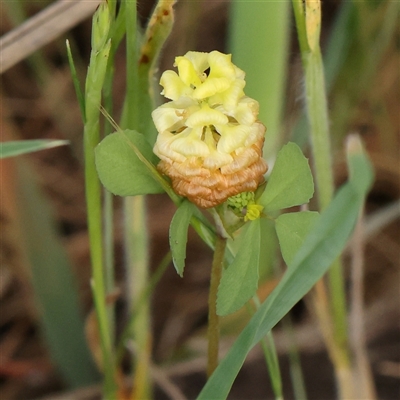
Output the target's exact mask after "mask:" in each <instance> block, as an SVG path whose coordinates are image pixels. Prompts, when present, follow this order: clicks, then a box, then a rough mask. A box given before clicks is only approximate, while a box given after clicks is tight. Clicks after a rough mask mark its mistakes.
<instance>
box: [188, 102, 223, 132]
mask: <svg viewBox="0 0 400 400" xmlns="http://www.w3.org/2000/svg"><path fill="white" fill-rule="evenodd" d="M227 123H228V117H227V116H226V115H224V114H223V113H222V112H221V111H217V110H214V109H212V108H210V106H208V105H207V104H203V105H202V107H201V109H200V110H199V111H196V112H194V113H193V114H192V115H191V116H190V117H189V118H188V119H187V121H186V125H187V126H189V127H197V126H199V127H203V126H208V125H219V124H222V125H223V124H227Z"/></svg>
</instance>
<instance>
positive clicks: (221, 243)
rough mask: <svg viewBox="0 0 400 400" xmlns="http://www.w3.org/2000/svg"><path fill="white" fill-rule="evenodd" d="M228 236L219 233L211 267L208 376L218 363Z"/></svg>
mask: <svg viewBox="0 0 400 400" xmlns="http://www.w3.org/2000/svg"><path fill="white" fill-rule="evenodd" d="M225 247H226V238H224V237H222V236H221V235H217V238H216V242H215V250H214V258H213V262H212V267H211V281H210V293H209V296H208V331H207V338H208V363H207V376H211V374H212V373H213V372H214V370H215V369H216V368H217V365H218V348H219V317H218V315H217V292H218V287H219V283H220V281H221V276H222V268H223V264H224V253H225Z"/></svg>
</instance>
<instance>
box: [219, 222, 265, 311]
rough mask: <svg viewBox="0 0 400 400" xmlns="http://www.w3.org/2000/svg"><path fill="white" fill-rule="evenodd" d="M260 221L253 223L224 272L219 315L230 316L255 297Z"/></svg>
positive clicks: (220, 290)
mask: <svg viewBox="0 0 400 400" xmlns="http://www.w3.org/2000/svg"><path fill="white" fill-rule="evenodd" d="M260 224H261V222H260V219H257V220H255V221H252V222H251V224H250V226H249V229H248V230H247V232H246V233H245V237H244V238H243V241H242V243H241V245H240V247H239V250H238V252H237V255H236V257H235V259H234V260H233V262H232V264H231V265H230V266H229V267H228V268H227V269H226V270H225V271H224V273H223V275H222V279H221V283H220V285H219V289H218V298H217V314H218V315H228V314H231V313H233V312H235V311H236V310H238V309H239V308H240V307H242V306H243V305H244V304H245V303H246V302H247V301H248V300H249V299H250V298H251V297H253V296H254V294H255V292H256V290H257V285H258V264H259V258H260V236H261V234H260V232H261V226H260Z"/></svg>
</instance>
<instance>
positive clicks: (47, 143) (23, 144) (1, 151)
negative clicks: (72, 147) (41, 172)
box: [0, 139, 69, 158]
mask: <svg viewBox="0 0 400 400" xmlns="http://www.w3.org/2000/svg"><path fill="white" fill-rule="evenodd" d="M66 144H69V141H68V140H53V139H33V140H16V141H10V142H2V143H0V158H7V157H15V156H19V155H21V154H27V153H33V152H35V151H39V150H45V149H51V148H53V147H58V146H65V145H66Z"/></svg>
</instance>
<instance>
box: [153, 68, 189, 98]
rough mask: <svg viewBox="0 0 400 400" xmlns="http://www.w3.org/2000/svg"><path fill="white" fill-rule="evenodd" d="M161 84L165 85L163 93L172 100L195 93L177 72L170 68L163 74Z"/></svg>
mask: <svg viewBox="0 0 400 400" xmlns="http://www.w3.org/2000/svg"><path fill="white" fill-rule="evenodd" d="M160 85H161V86H163V87H164V90H163V91H162V92H161V94H162V95H164V96H165V97H166V98H167V99H171V100H178V99H179V97H181V96H190V95H191V94H192V93H193V89H192V88H191V87H190V86H187V85H185V83H184V82H183V81H182V79H181V78H180V77H179V76H178V74H177V73H176V72H174V71H170V70H168V71H165V72H164V73H163V74H162V75H161V79H160Z"/></svg>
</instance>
